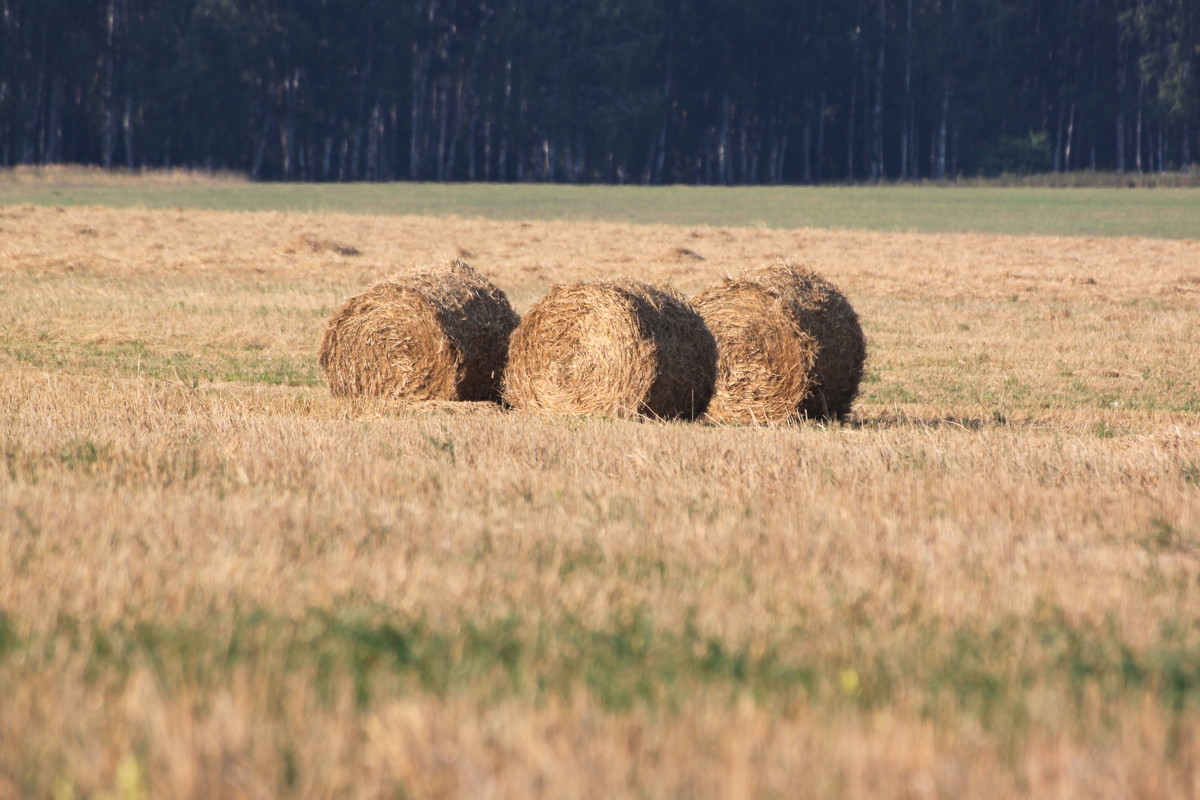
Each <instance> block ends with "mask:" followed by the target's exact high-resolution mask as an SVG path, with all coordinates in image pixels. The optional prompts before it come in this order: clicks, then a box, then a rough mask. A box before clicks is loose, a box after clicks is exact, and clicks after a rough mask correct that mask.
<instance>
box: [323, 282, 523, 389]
mask: <svg viewBox="0 0 1200 800" xmlns="http://www.w3.org/2000/svg"><path fill="white" fill-rule="evenodd" d="M517 321H518V320H517V315H516V313H515V312H514V311H513V310H512V306H511V305H510V304H509V302H508V298H507V297H506V296H505V295H504V292H502V291H501V290H500V289H498V288H497V287H496V286H494V285H493V284H492V283H491V282H490V281H488V280H487V279H486V278H484V277H483V276H482V275H480V274H479V273H478V272H476V271H475V270H474V269H472V268H471V267H470V266H469V265H467V264H465V263H463V262H461V261H447V262H444V263H442V264H439V265H435V266H431V267H425V268H418V269H414V270H408V271H405V272H401V273H397V274H396V275H394V276H392V277H391V278H389V279H387V280H385V281H381V282H380V283H377V284H375V285H373V286H371V287H370V288H368V289H366V290H365V291H363V292H362V293H360V294H358V295H355V296H354V297H351V298H350V299H349V300H347V301H346V303H345V304H344V305H343V306H342V307H341V308H340V309H338V311H336V312H335V313H334V315H333V316H332V317H331V318H330V321H329V324H328V325H327V326H326V329H325V333H324V335H323V337H322V340H321V347H320V352H319V358H318V361H319V363H320V366H321V369H322V370H323V371H324V373H325V376H326V380H327V381H328V383H329V389H330V392H331V393H332V394H333V395H334V396H335V397H354V396H369V397H385V398H389V399H393V400H403V401H419V400H491V401H493V402H495V401H499V399H500V381H501V376H502V374H503V370H504V363H505V360H506V358H507V352H508V338H509V336H510V335H511V333H512V331H513V329H514V328H515V327H516V325H517Z"/></svg>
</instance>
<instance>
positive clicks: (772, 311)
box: [692, 278, 817, 422]
mask: <svg viewBox="0 0 1200 800" xmlns="http://www.w3.org/2000/svg"><path fill="white" fill-rule="evenodd" d="M692 306H693V307H694V308H695V309H696V311H697V312H698V313H699V314H700V316H701V317H702V318H703V319H704V322H705V323H706V324H707V325H708V329H709V330H710V331H712V335H713V337H714V339H715V340H716V342H717V353H718V356H717V380H716V387H715V391H714V392H713V397H712V401H711V402H710V403H709V405H708V413H707V415H706V418H707V419H708V420H709V421H711V422H788V421H789V420H792V419H794V418H795V417H797V416H799V414H800V408H801V406H802V405H803V403H804V401H805V399H806V398H807V397H808V394H809V391H810V389H811V386H812V384H811V375H812V368H813V363H814V361H815V360H816V356H817V343H816V340H815V339H813V337H812V336H811V335H809V333H808V332H807V331H806V330H804V328H802V327H801V326H800V321H799V319H798V318H797V315H796V314H795V313H794V312H793V310H792V308H791V305H790V304H788V303H787V302H786V301H784V300H782V299H780V298H779V297H777V296H776V295H774V294H772V293H771V292H770V291H768V290H767V289H765V288H763V287H762V286H759V285H758V284H757V283H754V282H753V281H748V280H745V279H734V278H726V279H724V280H722V281H721V282H720V283H718V284H716V285H715V286H711V287H709V288H708V289H705V290H704V291H703V292H701V293H700V294H698V295H697V296H696V297H695V298H693V299H692Z"/></svg>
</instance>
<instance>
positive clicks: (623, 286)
mask: <svg viewBox="0 0 1200 800" xmlns="http://www.w3.org/2000/svg"><path fill="white" fill-rule="evenodd" d="M716 360H717V350H716V343H715V342H714V341H713V338H712V334H711V333H709V331H708V328H706V327H705V325H704V321H703V320H702V319H701V318H700V316H699V315H698V314H697V313H696V311H695V310H694V309H693V308H692V307H691V306H689V305H688V304H687V301H685V300H684V299H683V297H682V296H681V295H680V294H679V293H677V292H676V291H675V290H673V289H669V288H665V287H657V286H651V285H650V284H647V283H643V282H641V281H632V280H624V281H587V282H582V283H573V284H567V285H560V286H555V287H553V288H552V289H551V290H550V291H549V292H548V293H547V294H546V296H545V297H544V298H542V299H541V300H540V301H538V302H537V303H536V304H535V305H534V306H533V307H532V308H530V309H529V312H528V313H527V314H526V315H525V317H524V319H522V320H521V324H520V325H519V326H518V327H517V329H516V331H514V332H513V336H512V343H511V346H510V348H509V355H508V368H507V370H506V371H505V376H504V399H505V401H506V402H508V403H509V404H510V405H511V406H512V407H513V408H516V409H521V410H525V411H538V412H544V413H557V414H607V415H610V416H614V417H631V416H634V415H638V414H641V415H644V416H648V417H657V418H662V419H675V418H684V419H694V418H695V417H697V416H699V415H701V414H703V413H704V410H705V408H707V406H708V401H709V398H710V397H711V396H712V391H713V381H714V379H715V377H716Z"/></svg>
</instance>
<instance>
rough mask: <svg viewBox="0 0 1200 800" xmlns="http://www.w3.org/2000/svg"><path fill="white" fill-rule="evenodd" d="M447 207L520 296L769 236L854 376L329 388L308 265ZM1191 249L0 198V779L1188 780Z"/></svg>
mask: <svg viewBox="0 0 1200 800" xmlns="http://www.w3.org/2000/svg"><path fill="white" fill-rule="evenodd" d="M304 233H311V234H312V235H314V236H317V237H320V238H322V239H329V240H333V241H339V242H351V243H354V245H355V246H356V247H358V248H359V249H360V250H361V254H360V255H358V256H353V257H351V256H343V255H339V254H338V253H336V252H312V251H310V250H297V251H296V252H294V253H291V254H288V253H286V252H285V251H286V250H287V249H289V247H290V246H291V245H292V244H293V243H294V242H295V241H296V240H297V237H299V236H300V235H301V234H304ZM685 246H686V247H688V248H692V249H694V250H695V251H696V252H700V253H702V254H703V255H704V257H705V259H706V260H705V261H702V262H701V261H694V260H688V261H683V262H681V261H680V260H678V259H677V258H676V257H674V256H671V255H670V253H671V252H672V250H673V248H676V247H685ZM457 248H462V249H464V250H469V251H470V252H472V253H474V254H475V256H474V258H473V262H474V263H475V264H476V265H477V266H478V267H479V268H480V269H482V270H484V271H485V272H487V273H488V275H489V276H491V277H493V278H494V280H495V281H496V283H497V284H498V285H499V286H501V287H503V288H504V289H505V290H506V291H507V292H508V293H509V296H510V297H511V298H513V302H514V305H515V306H516V307H517V309H518V310H524V309H526V308H528V307H529V305H530V304H531V303H532V302H533V301H534V300H535V299H537V298H538V297H540V296H541V295H542V294H543V293H544V292H545V291H546V289H547V287H548V286H549V285H550V284H551V283H559V282H572V281H578V280H594V279H605V278H612V277H614V276H618V275H637V276H638V277H641V278H644V279H646V280H662V281H670V282H672V283H674V284H676V285H678V286H680V288H681V289H683V290H684V291H685V292H687V293H693V292H695V291H697V290H699V289H700V288H701V287H703V286H705V285H708V284H710V283H712V282H713V281H714V280H716V279H717V278H718V277H719V276H721V275H723V274H728V273H734V272H737V271H738V270H740V269H741V268H742V267H743V266H745V265H747V264H754V263H762V262H764V261H771V260H774V259H775V258H777V257H780V256H784V257H792V256H794V257H797V258H800V259H803V260H804V261H805V262H807V263H810V264H812V265H813V267H814V268H816V269H818V270H819V271H821V272H822V273H823V274H825V275H827V276H828V277H829V278H830V279H831V280H832V281H833V282H834V283H836V284H837V285H838V287H839V288H840V289H841V290H842V291H844V292H845V294H846V296H847V297H848V298H849V299H850V301H851V302H852V303H853V305H854V307H855V309H856V310H857V311H858V313H859V316H860V318H861V320H862V324H863V327H864V329H865V333H866V335H867V338H868V342H869V345H870V349H871V361H870V363H869V365H868V373H867V375H866V376H865V379H864V382H863V384H862V389H863V391H862V393H861V395H860V398H859V401H858V403H857V404H856V407H855V408H856V412H855V415H854V417H853V419H852V421H851V422H850V423H849V424H845V425H836V424H831V425H823V424H803V425H791V426H780V427H758V426H747V427H739V426H705V425H696V424H685V423H669V422H667V423H664V422H644V421H642V422H638V421H621V420H612V419H592V420H579V419H575V418H569V417H536V416H526V415H522V414H517V413H513V412H504V411H501V410H499V408H498V407H496V406H494V405H489V404H458V405H457V406H456V410H457V411H458V413H453V414H451V413H446V412H445V410H444V408H443V407H442V406H440V405H439V404H436V403H435V404H426V405H422V406H419V407H415V408H403V409H400V408H396V407H395V406H393V405H391V404H388V403H386V402H383V401H380V400H370V399H353V400H338V399H334V398H331V397H329V395H328V391H327V390H326V389H325V387H324V386H323V385H322V382H321V380H320V377H319V374H318V372H317V366H316V361H315V351H314V343H315V342H316V341H317V339H318V337H319V335H320V332H321V330H322V328H323V326H324V324H325V321H326V319H327V318H328V316H329V315H330V313H331V312H332V311H333V310H334V308H335V307H336V305H337V304H338V303H340V302H341V300H342V298H344V297H346V296H348V295H350V294H352V293H353V292H355V291H357V290H358V289H359V288H360V287H362V286H364V285H366V284H369V283H371V282H372V281H374V280H377V279H379V278H382V277H385V276H386V275H388V274H391V273H392V272H394V270H395V268H396V267H398V266H400V265H401V264H404V263H421V262H429V261H433V260H435V259H436V258H438V257H439V256H441V255H442V254H445V253H454V252H456V251H457ZM664 254H666V255H664ZM1197 263H1200V242H1195V241H1177V242H1166V241H1157V240H1149V239H1107V240H1093V239H1070V240H1066V239H1054V238H1034V237H1029V238H1016V237H1000V236H982V235H979V236H976V235H958V236H926V235H903V234H868V233H834V232H826V231H817V230H792V231H783V230H781V231H768V230H751V229H743V230H738V229H730V230H724V229H717V228H694V229H678V228H669V227H655V226H647V227H632V226H621V225H600V224H594V225H591V224H586V225H585V224H566V223H538V224H528V223H525V224H523V223H503V222H480V221H472V220H460V219H446V220H433V219H421V218H385V217H369V218H368V217H350V216H323V217H319V218H318V217H308V216H302V215H286V214H248V215H238V214H224V213H201V212H186V213H185V212H149V211H108V210H102V209H79V210H71V211H64V212H58V211H54V210H39V209H34V208H13V207H8V208H0V456H2V458H3V463H2V464H0V686H2V687H4V688H3V690H2V692H0V797H4V798H8V797H14V798H15V797H31V796H40V797H51V796H53V797H91V796H95V797H99V796H102V795H103V796H109V797H123V798H133V797H141V796H171V797H211V796H215V795H221V796H229V797H262V796H302V797H317V796H321V797H327V796H338V797H377V796H395V795H397V794H400V793H403V794H404V795H405V796H409V797H414V798H419V797H444V796H456V795H457V796H469V797H479V796H494V797H529V796H536V795H540V796H557V797H609V796H619V795H625V796H652V797H677V796H698V797H717V796H722V797H781V796H789V797H791V796H801V797H803V796H812V797H836V796H844V797H861V796H873V797H885V798H886V797H897V798H899V797H925V796H949V797H959V796H981V795H986V796H989V797H1001V798H1002V797H1024V796H1062V797H1100V798H1104V797H1114V798H1116V797H1134V798H1142V797H1145V798H1149V797H1162V796H1190V795H1194V794H1195V793H1196V790H1197V787H1198V786H1200V723H1198V722H1197V720H1198V719H1200V716H1198V715H1197V713H1196V712H1197V709H1198V708H1200V629H1198V628H1197V626H1196V621H1197V620H1198V619H1200V423H1198V422H1197V415H1198V414H1200V383H1198V381H1197V377H1196V372H1195V365H1196V364H1197V363H1200V341H1198V340H1197V338H1196V335H1195V331H1196V329H1197V327H1198V324H1197V323H1198V319H1200V273H1198V272H1197V266H1196V265H1197Z"/></svg>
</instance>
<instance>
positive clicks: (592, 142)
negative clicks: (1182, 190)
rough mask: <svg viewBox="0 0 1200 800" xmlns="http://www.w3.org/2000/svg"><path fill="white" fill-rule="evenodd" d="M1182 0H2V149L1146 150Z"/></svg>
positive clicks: (828, 169)
mask: <svg viewBox="0 0 1200 800" xmlns="http://www.w3.org/2000/svg"><path fill="white" fill-rule="evenodd" d="M1198 136H1200V3H1198V2H1196V0H1055V1H1053V2H1052V1H1050V0H590V1H585V0H407V1H405V0H401V1H399V2H392V1H389V0H0V164H3V165H6V166H11V165H16V164H53V163H62V162H71V163H85V164H98V165H103V166H106V167H110V166H116V167H128V168H142V167H191V168H207V169H227V170H236V171H244V172H247V173H249V174H250V175H251V176H253V177H255V178H259V179H272V180H305V181H346V180H398V179H413V180H432V181H457V180H467V181H565V182H616V183H650V184H660V183H707V184H722V183H724V184H731V183H818V182H825V181H874V180H883V179H888V180H891V179H922V178H932V179H942V178H951V177H956V176H974V175H994V174H1000V173H1014V172H1015V173H1021V172H1041V171H1058V172H1066V171H1074V170H1080V169H1092V170H1119V171H1124V170H1137V171H1160V170H1167V169H1175V168H1182V167H1187V166H1190V165H1191V164H1193V162H1194V159H1195V158H1196V157H1197V153H1198V151H1200V139H1198Z"/></svg>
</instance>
